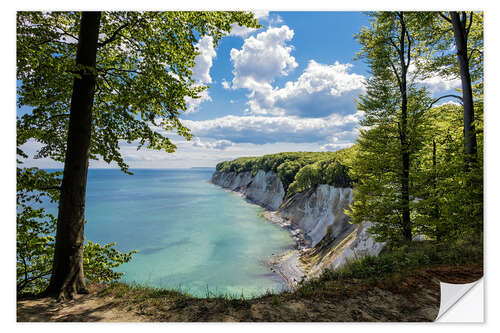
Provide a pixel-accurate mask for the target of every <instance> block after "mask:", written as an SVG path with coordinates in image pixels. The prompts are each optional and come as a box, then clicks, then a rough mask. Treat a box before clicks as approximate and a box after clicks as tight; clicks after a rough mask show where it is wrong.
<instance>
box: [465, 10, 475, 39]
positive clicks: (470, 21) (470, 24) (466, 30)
mask: <svg viewBox="0 0 500 333" xmlns="http://www.w3.org/2000/svg"><path fill="white" fill-rule="evenodd" d="M473 14H474V13H473V12H470V18H469V26H468V27H467V29H465V39H467V37H468V36H469V31H470V28H471V26H472V15H473Z"/></svg>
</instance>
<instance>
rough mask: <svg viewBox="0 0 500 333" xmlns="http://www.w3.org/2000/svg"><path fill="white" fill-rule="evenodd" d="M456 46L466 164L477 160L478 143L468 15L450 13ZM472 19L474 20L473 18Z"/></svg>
mask: <svg viewBox="0 0 500 333" xmlns="http://www.w3.org/2000/svg"><path fill="white" fill-rule="evenodd" d="M450 17H451V23H452V25H453V33H454V35H455V45H456V48H457V58H458V65H459V67H460V80H461V81H462V95H463V96H462V98H463V104H464V139H465V147H464V148H465V155H466V164H467V165H469V164H470V163H471V162H474V161H475V160H476V152H477V142H476V133H475V130H474V124H473V122H474V104H473V101H472V82H471V77H470V72H469V56H468V54H467V35H468V32H467V27H466V21H467V20H466V18H467V16H466V14H465V12H463V13H462V19H460V14H459V13H458V12H450ZM471 19H472V18H471Z"/></svg>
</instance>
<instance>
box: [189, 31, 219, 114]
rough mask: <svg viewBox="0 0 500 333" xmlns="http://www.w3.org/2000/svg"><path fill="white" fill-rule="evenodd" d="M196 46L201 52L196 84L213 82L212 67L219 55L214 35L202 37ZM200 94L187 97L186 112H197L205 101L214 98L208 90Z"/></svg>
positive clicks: (196, 70) (196, 59)
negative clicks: (194, 96)
mask: <svg viewBox="0 0 500 333" xmlns="http://www.w3.org/2000/svg"><path fill="white" fill-rule="evenodd" d="M195 47H196V48H197V50H198V52H200V54H198V55H197V56H196V58H195V66H194V68H193V79H194V80H195V82H196V84H199V85H205V84H208V83H212V77H211V76H210V69H211V68H212V64H213V59H214V58H215V56H216V55H217V53H216V52H215V49H214V45H213V38H212V36H204V37H202V38H201V39H200V40H199V41H198V43H197V44H196V45H195ZM200 96H201V97H200V98H190V97H186V104H187V109H186V113H190V112H196V111H198V110H199V107H200V105H201V104H202V103H203V102H206V101H211V100H212V98H211V97H210V94H209V93H208V91H207V90H204V91H203V92H201V93H200Z"/></svg>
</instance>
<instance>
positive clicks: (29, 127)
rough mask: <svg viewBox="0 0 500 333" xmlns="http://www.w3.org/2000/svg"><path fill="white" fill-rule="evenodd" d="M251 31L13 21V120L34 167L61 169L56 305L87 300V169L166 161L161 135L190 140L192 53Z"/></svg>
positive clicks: (238, 18) (134, 19) (41, 16)
mask: <svg viewBox="0 0 500 333" xmlns="http://www.w3.org/2000/svg"><path fill="white" fill-rule="evenodd" d="M234 23H237V24H239V25H241V26H247V27H254V28H257V27H259V25H258V22H257V21H256V20H255V18H254V16H253V14H252V13H246V12H102V13H101V12H83V13H79V12H49V13H42V12H19V13H18V15H17V80H18V82H19V83H20V84H19V85H18V89H17V96H18V106H19V107H20V108H21V107H23V106H29V107H31V108H32V110H31V111H30V112H28V113H26V114H24V115H23V116H22V117H19V118H18V120H17V131H18V135H17V147H18V156H20V158H23V157H26V154H25V153H24V152H23V150H22V145H23V144H25V143H26V142H28V141H29V140H31V141H36V142H38V143H39V144H40V145H41V148H40V150H39V151H38V152H37V155H36V157H41V158H51V159H53V160H55V161H59V162H64V171H63V174H62V181H61V185H60V187H57V188H54V187H52V188H51V189H43V188H35V190H42V191H43V190H49V191H59V192H60V194H59V212H58V217H57V230H56V236H55V252H54V260H53V265H52V272H51V279H50V283H49V286H48V288H47V290H46V292H47V293H48V294H50V295H55V296H57V297H58V298H60V299H64V298H67V297H69V298H71V297H73V295H74V294H75V293H87V292H88V289H87V287H86V284H85V276H84V268H83V261H82V258H83V247H84V217H85V194H86V183H87V170H88V164H89V159H99V158H102V159H103V160H104V161H106V162H108V163H111V162H115V163H117V164H118V166H119V167H120V168H121V169H122V170H123V171H124V172H128V173H130V172H129V171H128V166H127V164H126V163H125V161H124V160H123V157H122V155H121V153H120V143H121V142H127V143H132V142H136V143H137V144H138V148H141V147H147V148H150V149H157V150H164V151H165V152H173V151H174V150H175V148H176V147H175V145H174V144H173V143H172V142H171V141H170V140H169V138H168V137H167V136H165V135H164V133H165V132H167V133H177V134H178V135H180V136H182V137H184V138H186V139H187V140H189V139H190V138H191V136H192V135H191V133H190V131H189V129H187V128H186V127H184V126H183V125H182V123H181V122H180V120H179V115H180V114H181V113H182V111H185V110H186V99H187V98H199V97H200V93H201V92H202V91H203V90H204V89H206V88H207V87H205V86H201V85H198V84H197V83H196V82H195V81H194V79H193V78H192V68H193V67H194V65H195V57H196V55H197V54H198V50H197V48H196V43H197V42H198V40H199V39H200V38H201V37H203V36H211V37H212V39H213V42H214V45H217V43H218V41H219V40H220V39H221V38H222V37H223V36H224V35H226V34H228V33H229V32H230V30H231V26H232V24H234Z"/></svg>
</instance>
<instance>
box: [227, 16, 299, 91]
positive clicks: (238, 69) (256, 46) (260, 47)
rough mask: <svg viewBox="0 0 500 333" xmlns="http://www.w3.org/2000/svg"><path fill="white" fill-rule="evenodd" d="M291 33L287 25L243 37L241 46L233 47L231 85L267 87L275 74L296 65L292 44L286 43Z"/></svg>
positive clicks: (284, 71)
mask: <svg viewBox="0 0 500 333" xmlns="http://www.w3.org/2000/svg"><path fill="white" fill-rule="evenodd" d="M293 34H294V32H293V30H291V29H290V28H289V27H288V26H286V25H284V26H281V27H279V28H268V29H267V30H266V31H264V32H261V33H259V34H258V35H257V36H256V37H253V36H251V37H249V38H247V39H245V42H244V43H243V46H242V48H241V50H237V49H232V50H231V53H230V55H231V61H232V62H233V64H234V69H233V74H234V78H233V89H235V88H247V89H249V90H254V91H255V90H260V89H267V88H268V87H267V86H269V87H270V85H269V84H270V83H271V82H273V81H274V79H275V78H276V77H277V76H280V75H287V74H288V73H289V72H290V71H291V70H293V69H295V68H296V67H297V66H298V64H297V62H296V61H295V58H294V57H293V56H291V54H290V53H291V51H292V50H293V47H292V46H289V45H286V42H287V41H290V40H291V39H292V38H293Z"/></svg>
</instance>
